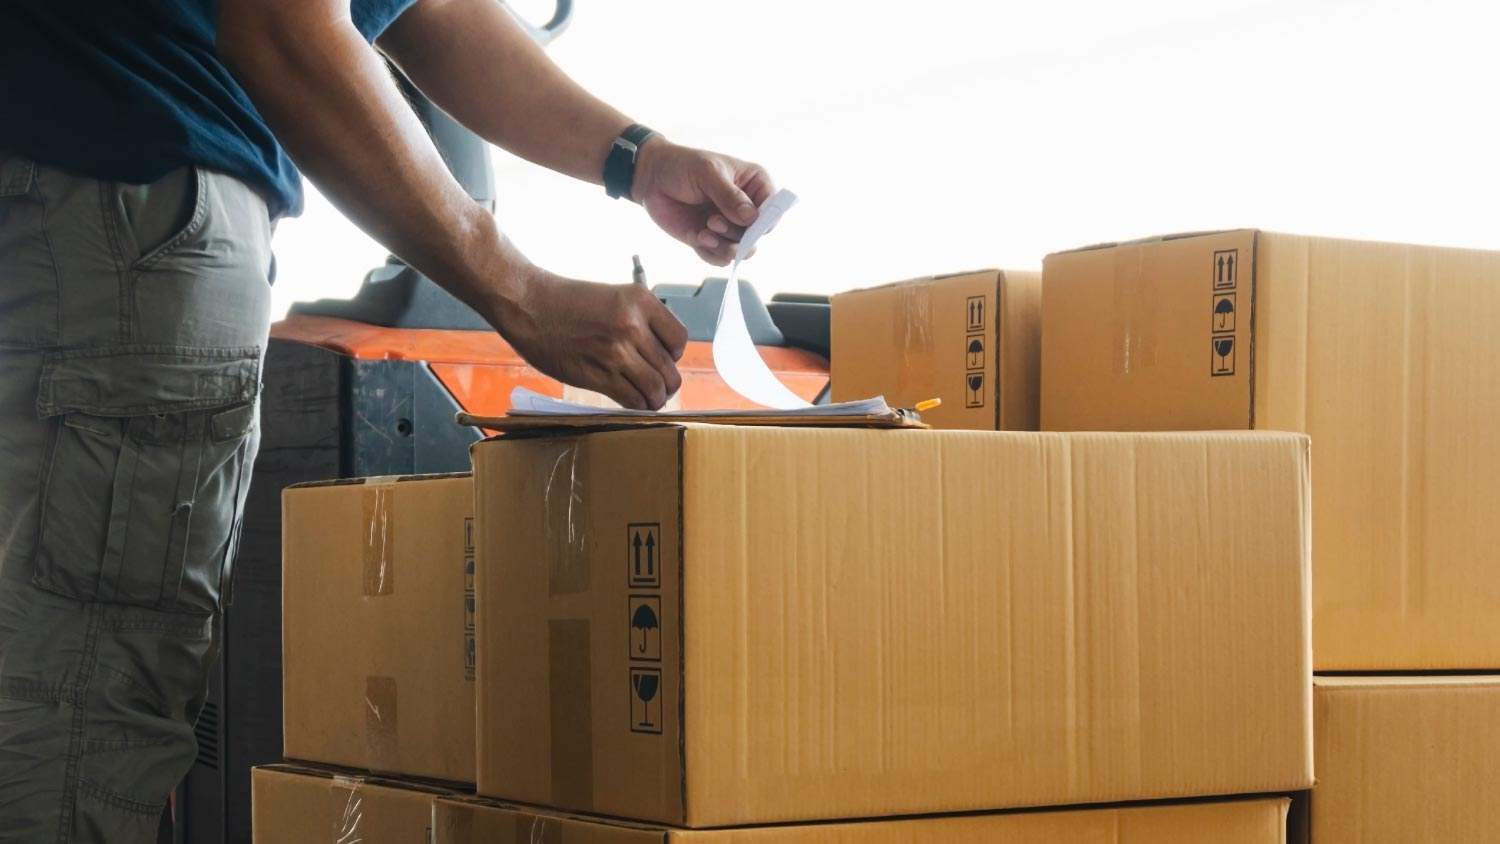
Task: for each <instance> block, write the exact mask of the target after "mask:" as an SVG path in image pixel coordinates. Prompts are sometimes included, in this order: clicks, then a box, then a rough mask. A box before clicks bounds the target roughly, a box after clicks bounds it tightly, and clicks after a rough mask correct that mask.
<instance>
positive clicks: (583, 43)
mask: <svg viewBox="0 0 1500 844" xmlns="http://www.w3.org/2000/svg"><path fill="white" fill-rule="evenodd" d="M513 6H514V7H515V8H517V9H518V10H520V11H521V12H522V13H524V14H528V15H529V17H531V18H532V19H534V20H542V19H545V18H546V17H547V16H548V15H549V13H550V10H551V4H550V3H549V2H547V0H516V2H514V3H513ZM575 6H576V14H575V18H574V22H573V25H572V27H571V28H570V29H569V30H568V32H567V33H566V34H565V35H564V36H563V37H562V38H560V39H559V40H558V41H557V42H556V43H555V44H553V45H552V47H551V48H549V49H550V50H551V53H552V55H553V57H554V58H555V59H556V61H557V62H558V63H559V64H561V65H562V66H563V67H564V68H565V69H567V70H568V71H569V72H570V73H571V74H572V75H573V76H574V77H575V78H576V79H578V80H579V81H580V82H582V83H583V84H584V85H585V86H586V87H588V88H589V89H590V90H592V91H594V92H595V93H596V94H598V95H599V96H601V97H602V98H604V99H605V100H607V101H609V102H611V103H614V104H615V105H616V106H617V107H619V108H620V109H621V110H623V111H625V112H626V113H627V114H630V115H632V116H633V117H635V119H637V120H639V121H641V122H643V123H647V124H649V125H651V126H653V127H655V128H657V129H659V130H661V131H662V132H663V133H665V134H666V135H668V136H669V137H671V138H673V139H674V140H677V141H679V142H683V143H689V144H693V145H696V146H703V147H708V148H712V149H717V150H721V151H723V152H727V153H730V154H733V155H736V156H739V157H741V158H748V159H752V160H756V161H759V162H761V163H762V164H764V165H766V166H767V167H768V168H769V169H770V171H771V173H772V175H773V176H774V177H775V179H776V181H777V183H778V184H779V185H780V186H782V187H788V188H791V189H792V190H794V191H796V192H797V193H798V194H799V195H800V196H801V198H802V203H801V204H800V205H799V206H798V207H797V209H796V210H794V211H792V212H791V213H790V214H789V215H788V216H787V219H786V221H785V222H784V223H783V224H782V225H781V226H780V227H779V228H778V229H777V230H776V233H775V234H774V235H772V236H771V237H769V238H768V239H767V240H766V242H765V244H764V245H763V246H762V248H761V250H760V253H759V254H758V255H757V257H756V259H755V260H754V261H753V262H751V263H750V264H749V265H747V268H746V272H745V274H744V275H745V276H746V277H747V278H748V279H749V280H751V281H753V282H754V283H755V284H756V286H757V287H758V288H760V290H761V292H762V294H763V295H767V296H768V295H769V294H770V293H772V292H777V291H783V290H800V291H811V292H834V291H838V290H842V289H846V288H850V287H861V286H867V285H870V284H876V283H880V282H885V281H893V280H897V279H901V278H907V277H911V276H916V275H925V274H931V273H938V272H946V271H950V270H959V269H969V268H978V267H1004V268H1016V269H1025V268H1036V267H1039V266H1040V265H1041V260H1042V257H1043V256H1044V255H1046V254H1047V253H1048V252H1052V251H1056V250H1060V249H1069V248H1073V247H1077V246H1083V245H1086V244H1089V243H1095V242H1100V241H1106V240H1119V239H1124V238H1132V237H1140V236H1146V235H1152V234H1164V233H1168V232H1175V231H1187V230H1198V229H1215V228H1231V227H1243V226H1254V227H1261V228H1268V229H1276V230H1282V231H1292V232H1297V233H1303V234H1319V235H1332V236H1344V237H1361V238H1373V239H1382V240H1402V241H1412V242H1420V243H1433V244H1444V245H1455V246H1468V247H1479V248H1490V249H1500V49H1496V44H1495V42H1494V36H1495V33H1496V32H1500V4H1496V3H1493V2H1473V0H1452V2H1444V0H1432V2H1386V1H1385V0H1362V1H1361V2H1354V0H1300V2H1275V1H1274V0H1260V1H1259V2H1257V1H1256V0H1243V1H1242V2H1219V1H1218V0H1137V2H1132V3H1120V2H1095V1H1094V0H1048V2H1012V0H996V1H995V2H966V3H960V2H943V3H930V4H917V3H899V4H898V3H893V2H888V1H886V2H882V1H881V0H866V2H844V0H824V2H806V0H756V2H728V0H636V2H623V0H577V2H576V4H575ZM924 6H925V7H926V8H923V7H924ZM495 155H496V167H497V178H498V182H499V194H500V209H499V212H498V215H499V218H500V220H501V223H502V225H503V227H504V229H505V230H506V232H507V233H508V234H509V235H510V237H511V239H512V240H513V241H514V242H515V243H516V244H518V245H519V246H520V248H521V249H522V250H523V251H524V252H526V254H527V255H528V256H530V258H531V259H532V260H533V261H535V262H537V263H538V264H541V265H542V266H545V267H547V268H548V269H551V270H553V271H555V272H559V273H563V274H567V275H571V276H574V277H578V278H586V279H592V280H598V281H627V280H628V279H629V270H630V255H631V253H633V252H636V253H640V254H641V256H642V259H643V261H644V262H645V265H646V268H647V271H648V274H649V275H650V277H651V280H652V281H653V282H663V281H678V282H696V281H698V280H701V279H702V278H704V277H705V276H709V275H715V274H721V273H722V271H720V270H717V269H716V268H713V267H709V266H707V265H705V264H703V263H702V262H700V261H699V260H698V259H697V257H696V256H695V255H694V254H693V253H692V252H691V251H690V250H689V249H688V248H687V247H685V246H680V245H678V244H677V243H676V242H675V241H673V240H671V239H670V238H668V237H667V236H666V235H665V234H662V233H661V232H660V231H658V230H657V229H656V228H655V227H654V226H652V224H651V223H650V222H649V220H647V218H646V216H645V215H644V214H643V213H641V212H640V210H639V209H638V208H636V207H634V206H633V205H630V204H628V203H626V202H624V201H619V202H616V201H613V200H610V199H608V198H606V197H605V196H604V193H603V190H602V189H601V188H597V187H595V186H593V185H585V184H581V183H577V182H573V181H571V180H569V179H567V178H565V177H562V176H558V175H556V174H553V173H550V172H547V171H544V170H541V169H540V168H537V167H534V166H532V165H530V164H527V163H525V162H522V161H519V160H517V159H515V158H513V157H511V156H509V155H507V154H505V153H502V152H499V151H497V152H496V154H495ZM276 247H277V252H278V257H279V266H280V277H279V280H278V283H277V296H278V297H279V299H280V303H279V304H280V306H281V307H282V308H284V307H285V306H286V305H287V304H288V303H289V302H290V301H291V300H293V299H309V298H317V297H320V296H346V295H349V294H350V293H352V292H353V290H354V288H355V287H356V286H357V285H358V282H359V280H360V278H361V277H362V276H363V274H364V273H365V272H366V271H367V270H369V269H370V268H372V267H374V266H376V265H377V264H379V263H381V262H382V261H383V259H384V254H385V253H384V250H382V249H381V248H380V247H379V246H378V245H376V244H374V243H373V242H372V241H370V240H369V239H368V238H366V237H365V236H364V235H363V234H361V233H360V232H359V231H358V230H357V229H355V228H354V227H353V226H352V225H351V224H350V223H348V222H347V221H345V220H343V219H342V218H341V217H340V216H339V215H338V213H337V212H336V211H334V210H333V209H332V208H331V207H329V205H328V204H327V202H326V201H324V200H323V199H322V198H321V197H319V196H316V195H315V193H314V194H312V195H310V196H309V203H308V211H307V213H306V214H305V215H304V216H303V217H302V218H300V219H297V220H289V221H284V222H283V224H282V226H281V228H280V229H279V230H278V232H277V237H276Z"/></svg>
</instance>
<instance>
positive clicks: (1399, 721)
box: [1310, 676, 1500, 844]
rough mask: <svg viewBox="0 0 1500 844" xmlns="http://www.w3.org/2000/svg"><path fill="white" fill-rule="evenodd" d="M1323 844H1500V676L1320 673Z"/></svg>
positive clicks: (1316, 803) (1316, 695)
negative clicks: (1499, 837)
mask: <svg viewBox="0 0 1500 844" xmlns="http://www.w3.org/2000/svg"><path fill="white" fill-rule="evenodd" d="M1313 706H1314V712H1315V720H1314V731H1313V734H1314V740H1315V745H1316V761H1317V772H1318V785H1317V787H1316V788H1314V789H1313V791H1312V801H1311V807H1312V808H1311V813H1310V814H1311V829H1312V836H1311V840H1312V842H1313V844H1386V842H1389V843H1390V844H1398V842H1399V844H1410V842H1414V841H1425V842H1439V841H1491V840H1494V837H1495V835H1496V830H1497V829H1500V801H1497V800H1496V799H1495V796H1496V795H1497V794H1500V677H1496V676H1450V677H1442V676H1425V677H1355V676H1351V677H1319V678H1317V680H1316V683H1315V686H1314V689H1313Z"/></svg>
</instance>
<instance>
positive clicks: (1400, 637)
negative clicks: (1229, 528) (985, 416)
mask: <svg viewBox="0 0 1500 844" xmlns="http://www.w3.org/2000/svg"><path fill="white" fill-rule="evenodd" d="M1045 277H1046V283H1045V286H1044V294H1043V320H1042V329H1043V341H1042V385H1043V386H1042V427H1043V428H1044V429H1049V430H1148V429H1150V430H1187V429H1195V430H1202V429H1233V428H1240V429H1243V428H1256V429H1264V430H1285V431H1304V432H1306V433H1308V434H1311V435H1312V438H1313V444H1314V449H1315V451H1314V453H1315V455H1316V458H1315V462H1316V467H1315V469H1316V475H1317V489H1318V494H1317V496H1316V497H1315V498H1314V499H1313V523H1314V524H1315V525H1317V530H1316V531H1315V532H1314V534H1313V542H1314V545H1313V560H1314V581H1315V582H1316V588H1315V589H1314V590H1313V602H1314V603H1313V629H1314V634H1313V642H1314V646H1313V657H1314V664H1315V666H1316V667H1317V668H1318V669H1319V670H1329V671H1332V670H1393V669H1466V668H1467V669H1495V668H1500V577H1496V576H1495V572H1496V571H1497V570H1500V519H1496V518H1495V517H1494V514H1495V513H1497V512H1500V482H1497V481H1496V478H1500V437H1496V436H1495V435H1494V430H1495V419H1496V417H1497V414H1500V374H1497V373H1496V372H1495V371H1494V363H1495V362H1496V361H1500V330H1497V326H1500V253H1490V252H1474V251H1466V250H1458V249H1438V248H1428V247H1419V246H1402V245H1395V244H1385V243H1360V242H1353V241H1344V240H1329V239H1323V238H1310V237H1296V236H1291V235H1282V234H1269V233H1266V232H1255V231H1234V232H1222V233H1217V234H1207V235H1196V236H1181V237H1175V238H1162V239H1156V240H1150V241H1142V242H1138V243H1127V244H1119V245H1113V246H1107V247H1098V248H1093V249H1086V250H1082V251H1078V252H1068V253H1062V254H1058V255H1052V256H1049V257H1048V258H1047V260H1046V264H1045Z"/></svg>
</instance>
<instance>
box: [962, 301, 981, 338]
mask: <svg viewBox="0 0 1500 844" xmlns="http://www.w3.org/2000/svg"><path fill="white" fill-rule="evenodd" d="M968 304H969V315H968V322H966V323H964V324H965V325H966V326H968V329H969V330H970V331H983V330H984V297H983V296H970V297H969V303H968Z"/></svg>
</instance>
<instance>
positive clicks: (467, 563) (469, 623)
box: [464, 554, 474, 633]
mask: <svg viewBox="0 0 1500 844" xmlns="http://www.w3.org/2000/svg"><path fill="white" fill-rule="evenodd" d="M464 630H467V631H469V632H471V633H472V632H473V631H474V555H473V554H468V555H466V556H465V557H464Z"/></svg>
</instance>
